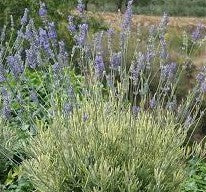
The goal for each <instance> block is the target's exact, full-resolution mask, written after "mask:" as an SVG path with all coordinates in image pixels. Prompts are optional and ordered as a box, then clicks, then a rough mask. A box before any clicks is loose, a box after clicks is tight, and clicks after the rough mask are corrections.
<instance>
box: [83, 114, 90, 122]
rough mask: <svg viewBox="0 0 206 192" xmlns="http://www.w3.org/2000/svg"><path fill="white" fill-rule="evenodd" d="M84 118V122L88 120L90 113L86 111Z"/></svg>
mask: <svg viewBox="0 0 206 192" xmlns="http://www.w3.org/2000/svg"><path fill="white" fill-rule="evenodd" d="M82 119H83V122H86V121H88V119H89V115H88V114H86V113H84V114H83V117H82Z"/></svg>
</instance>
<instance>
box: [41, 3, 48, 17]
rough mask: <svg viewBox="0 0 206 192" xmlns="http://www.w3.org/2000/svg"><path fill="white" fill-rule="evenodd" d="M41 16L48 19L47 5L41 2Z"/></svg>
mask: <svg viewBox="0 0 206 192" xmlns="http://www.w3.org/2000/svg"><path fill="white" fill-rule="evenodd" d="M39 16H40V17H46V16H47V9H46V5H45V3H43V2H40V9H39Z"/></svg>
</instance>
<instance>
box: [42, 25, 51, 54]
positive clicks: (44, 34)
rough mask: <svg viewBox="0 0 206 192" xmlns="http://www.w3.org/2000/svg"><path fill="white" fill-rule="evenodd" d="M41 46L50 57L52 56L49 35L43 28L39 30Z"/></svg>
mask: <svg viewBox="0 0 206 192" xmlns="http://www.w3.org/2000/svg"><path fill="white" fill-rule="evenodd" d="M39 44H40V46H41V47H42V48H43V49H44V50H45V51H46V52H47V53H48V54H49V56H51V55H52V51H51V49H50V43H49V37H48V34H47V32H46V30H44V29H42V28H40V29H39Z"/></svg>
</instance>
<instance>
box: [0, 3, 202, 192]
mask: <svg viewBox="0 0 206 192" xmlns="http://www.w3.org/2000/svg"><path fill="white" fill-rule="evenodd" d="M77 10H78V13H79V17H80V18H81V22H80V23H79V22H77V21H76V20H75V17H73V16H69V17H68V24H67V25H68V26H67V28H68V34H69V35H70V36H71V37H72V38H73V42H74V46H73V47H72V48H69V49H67V45H65V43H64V41H63V40H62V39H59V37H58V34H57V31H56V25H55V23H53V22H51V21H50V20H49V17H48V15H47V10H46V5H45V4H44V3H42V2H41V3H40V9H39V16H40V18H41V20H42V26H41V27H39V25H37V26H36V24H35V22H34V20H33V19H32V18H31V17H30V16H29V10H27V9H26V10H25V13H24V15H23V17H22V19H21V26H20V28H19V29H18V31H17V32H16V31H15V29H14V26H13V23H12V22H11V27H10V28H9V29H8V31H7V29H6V28H4V30H3V31H2V32H1V43H0V55H1V57H0V58H1V60H0V61H1V63H0V64H1V65H0V69H1V70H0V81H1V119H2V121H1V122H2V126H1V132H2V134H1V136H2V139H1V145H0V153H1V154H2V157H3V158H1V159H0V161H1V162H2V163H1V165H3V168H2V169H1V170H0V171H1V173H3V177H1V183H2V184H3V189H2V190H5V191H12V190H13V191H15V190H16V191H18V190H19V191H24V190H25V191H32V190H33V188H35V189H36V190H38V191H42V192H47V191H55V192H58V191H59V192H64V191H65V192H66V191H75V192H76V191H77V192H78V191H88V192H89V191H117V192H118V191H149V192H152V191H181V190H183V189H184V183H187V178H188V177H189V172H188V171H187V169H186V167H187V166H188V165H187V162H188V160H191V159H193V158H194V157H195V158H200V159H201V160H202V159H204V156H205V149H204V140H203V141H201V142H200V143H198V144H197V143H195V142H193V143H192V144H190V141H191V138H192V136H193V133H194V132H195V130H196V128H197V127H198V126H199V123H200V122H201V118H202V116H203V115H204V112H205V109H204V108H202V104H203V99H204V95H205V92H206V68H205V67H203V68H202V70H201V71H199V72H198V74H197V75H196V79H195V83H194V85H193V86H192V87H191V88H190V89H188V90H187V91H186V92H185V95H181V96H180V95H179V94H178V93H179V90H181V87H180V85H181V82H182V80H183V79H184V77H185V71H186V69H187V66H188V65H187V64H188V63H187V62H188V60H189V58H190V54H191V52H192V49H196V48H197V47H200V46H204V45H205V44H204V43H205V34H204V26H201V27H200V26H198V27H197V29H195V31H193V32H192V33H191V34H185V38H184V41H183V42H182V49H181V51H182V53H183V54H184V55H185V58H186V59H185V61H179V63H177V61H178V60H174V59H173V58H172V57H171V56H170V52H169V50H168V45H167V43H168V39H167V38H166V33H167V30H168V29H167V24H168V19H169V18H168V16H167V15H166V14H164V16H163V18H162V20H161V21H160V23H159V24H158V25H156V26H155V25H154V26H150V27H149V28H148V32H147V35H146V37H145V38H144V42H143V41H142V39H141V38H138V34H139V33H138V31H137V38H136V47H135V49H134V50H129V49H128V47H129V44H130V43H134V42H131V40H130V36H131V35H132V33H131V18H132V1H130V2H129V4H128V8H127V10H126V12H125V17H124V20H123V22H122V25H121V31H120V32H117V31H115V30H113V29H111V28H109V29H108V30H105V31H101V32H98V33H97V34H95V35H94V38H91V34H90V31H89V25H88V22H87V17H86V13H85V11H84V4H83V3H82V2H81V1H79V3H78V7H77ZM114 36H118V37H119V45H118V46H117V44H116V43H115V44H113V40H114ZM103 38H106V40H107V43H106V45H103ZM13 39H15V40H14V41H13ZM188 42H189V43H188ZM105 46H106V49H105ZM188 50H189V51H188ZM131 55H132V56H131ZM5 133H6V134H5ZM7 138H10V140H8V139H7ZM8 162H11V163H10V164H11V165H9V166H7V165H8ZM5 175H8V176H7V178H6V176H5ZM188 182H189V180H188ZM20 185H21V187H20ZM186 187H188V183H187V184H186Z"/></svg>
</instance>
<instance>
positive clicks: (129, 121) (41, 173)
mask: <svg viewBox="0 0 206 192" xmlns="http://www.w3.org/2000/svg"><path fill="white" fill-rule="evenodd" d="M90 99H91V98H90ZM96 101H97V103H94V102H90V101H89V98H88V99H85V100H84V101H78V103H79V104H80V105H81V106H82V107H81V108H80V109H75V110H74V111H73V114H71V116H69V117H68V118H66V119H65V118H64V117H62V116H58V117H56V118H55V119H54V122H53V123H52V124H51V125H49V126H48V125H47V124H45V123H43V122H39V124H38V130H39V134H38V135H37V136H36V137H35V138H31V140H29V145H27V144H26V145H25V148H26V151H27V153H28V154H29V156H30V159H28V160H27V161H25V162H24V164H23V167H24V168H25V170H26V174H27V175H28V177H29V178H30V180H31V181H32V183H33V184H34V185H35V188H36V189H37V190H39V191H44V192H47V191H48V192H49V191H56V192H58V191H86V192H87V191H88V192H89V191H108V192H109V191H150V192H152V191H174V190H175V191H180V189H181V183H182V182H183V181H184V179H185V178H186V177H187V172H186V169H185V167H186V160H187V159H189V158H190V157H191V156H192V155H193V152H194V151H193V152H191V151H187V147H183V145H184V142H185V141H186V136H187V130H185V129H183V127H182V125H181V124H178V123H176V119H175V118H176V117H175V116H174V114H172V113H170V112H168V111H161V110H156V111H154V112H153V113H150V112H146V111H139V112H133V113H132V112H131V111H130V110H129V106H127V107H124V108H119V106H117V105H116V104H115V103H113V102H107V103H105V102H104V103H103V102H102V101H101V99H97V100H96ZM47 126H48V128H46V127H47ZM45 129H46V130H45ZM199 147H200V146H199Z"/></svg>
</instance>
